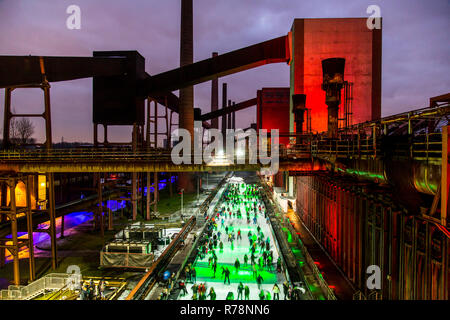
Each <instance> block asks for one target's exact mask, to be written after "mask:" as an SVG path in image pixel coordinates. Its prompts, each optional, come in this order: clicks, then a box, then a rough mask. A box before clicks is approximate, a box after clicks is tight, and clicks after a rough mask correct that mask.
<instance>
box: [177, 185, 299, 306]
mask: <svg viewBox="0 0 450 320" xmlns="http://www.w3.org/2000/svg"><path fill="white" fill-rule="evenodd" d="M221 200H222V202H221V204H220V205H219V206H218V207H216V209H215V211H214V212H213V215H212V216H211V217H208V223H209V225H208V227H207V229H206V232H205V233H204V234H203V236H202V238H201V239H199V245H198V248H197V250H198V251H197V257H196V261H205V260H206V261H207V262H208V268H209V273H210V275H211V279H214V280H213V281H217V279H218V278H220V279H223V283H224V285H227V286H228V285H231V280H230V276H232V277H233V278H234V280H236V281H235V282H236V283H237V281H239V280H240V279H239V271H240V270H245V271H250V272H251V274H252V279H253V281H254V282H256V284H257V288H258V291H259V294H258V297H259V299H260V300H272V299H273V300H279V299H280V291H281V289H280V288H279V286H278V284H277V283H274V284H273V287H272V290H271V291H270V290H265V289H264V288H263V284H264V283H265V280H264V277H263V276H262V273H264V272H266V274H267V272H269V273H272V274H273V273H275V272H276V273H281V272H283V266H282V263H281V259H280V258H279V257H278V258H277V259H276V262H274V253H273V250H272V248H273V246H272V245H271V240H270V237H269V235H268V234H264V230H263V228H261V226H260V225H259V223H258V221H259V222H261V218H262V219H267V222H268V223H269V217H268V215H267V213H266V210H265V205H264V202H263V201H262V200H261V197H260V190H259V188H258V186H257V185H249V184H245V183H230V184H229V185H228V186H227V188H226V189H225V191H224V192H223V194H222V199H221ZM249 227H251V228H249ZM255 228H256V230H255ZM244 230H248V231H247V232H245V231H244ZM252 230H253V232H252ZM244 233H246V234H244ZM244 237H246V238H247V239H248V242H247V241H246V240H245V239H244ZM224 243H226V244H227V245H229V248H230V249H231V251H232V252H234V251H235V246H237V245H239V246H240V247H241V248H242V247H243V246H244V247H245V246H247V245H248V251H246V252H245V253H244V254H243V255H242V251H241V250H240V251H239V252H240V254H238V253H237V252H236V254H235V257H236V258H235V259H234V257H233V259H234V263H233V264H231V265H230V263H229V260H228V262H224V260H225V255H224ZM222 257H223V258H222ZM227 258H228V259H229V256H228V257H227ZM219 260H221V262H222V263H221V264H220V267H218V265H219V264H218V263H219ZM194 265H195V264H194ZM263 271H264V272H263ZM196 273H197V272H196V269H195V267H193V266H192V265H191V264H188V265H187V266H186V268H185V270H184V274H185V280H180V281H179V282H178V288H179V289H180V290H181V291H180V295H181V296H182V297H183V296H189V290H188V287H187V286H188V283H189V284H192V286H191V287H190V289H191V292H192V295H191V296H190V298H191V299H192V300H207V299H210V300H215V299H216V298H217V294H216V291H215V289H214V287H212V286H211V287H209V288H207V285H206V283H197V275H196ZM203 279H204V278H203ZM266 283H267V280H266ZM272 283H273V282H272ZM266 287H267V286H266ZM282 289H283V293H284V299H294V298H297V296H295V295H294V294H293V292H294V290H293V286H291V285H290V284H288V283H287V282H285V283H284V284H283V288H282ZM253 290H254V289H253ZM250 291H251V289H250V286H249V285H248V284H246V283H244V282H242V281H240V282H238V285H237V288H236V291H234V290H230V291H228V293H227V295H226V300H235V299H237V300H244V299H245V300H250ZM235 292H236V296H235Z"/></svg>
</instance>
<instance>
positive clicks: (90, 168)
mask: <svg viewBox="0 0 450 320" xmlns="http://www.w3.org/2000/svg"><path fill="white" fill-rule="evenodd" d="M268 167H269V166H268V165H261V164H259V163H257V164H248V163H247V164H231V165H207V164H186V165H184V164H181V165H176V164H174V163H173V162H172V161H171V160H163V159H162V160H161V161H145V160H142V161H130V162H127V161H120V160H117V161H110V162H101V161H76V162H70V161H55V162H51V163H32V162H24V163H1V164H0V171H9V172H48V173H68V172H198V171H202V172H213V171H259V170H261V168H268ZM326 169H327V168H326V165H325V163H316V164H314V165H313V164H312V163H311V159H310V158H301V159H296V160H281V159H280V163H279V171H305V172H310V171H311V170H319V171H322V170H326Z"/></svg>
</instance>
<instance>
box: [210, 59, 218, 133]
mask: <svg viewBox="0 0 450 320" xmlns="http://www.w3.org/2000/svg"><path fill="white" fill-rule="evenodd" d="M217 56H218V53H217V52H213V53H212V57H213V58H214V57H217ZM218 109H219V79H218V78H214V79H213V80H212V81H211V112H213V111H217V110H218ZM211 128H214V129H219V118H214V119H212V120H211Z"/></svg>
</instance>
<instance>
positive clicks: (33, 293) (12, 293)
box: [0, 273, 72, 300]
mask: <svg viewBox="0 0 450 320" xmlns="http://www.w3.org/2000/svg"><path fill="white" fill-rule="evenodd" d="M71 276H72V275H70V274H67V273H50V274H48V275H46V276H44V277H42V278H40V279H38V280H36V281H33V282H32V283H30V284H29V285H27V286H9V287H8V289H7V290H1V291H0V300H31V299H34V298H36V297H38V296H40V295H43V294H45V293H48V292H49V291H56V290H60V289H62V288H64V287H65V286H66V285H67V284H68V283H69V281H70V280H71Z"/></svg>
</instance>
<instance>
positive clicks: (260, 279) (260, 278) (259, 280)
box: [256, 274, 264, 289]
mask: <svg viewBox="0 0 450 320" xmlns="http://www.w3.org/2000/svg"><path fill="white" fill-rule="evenodd" d="M263 281H264V279H263V277H261V275H260V274H259V275H258V277H257V278H256V283H257V284H258V289H261V284H262V283H263Z"/></svg>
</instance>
